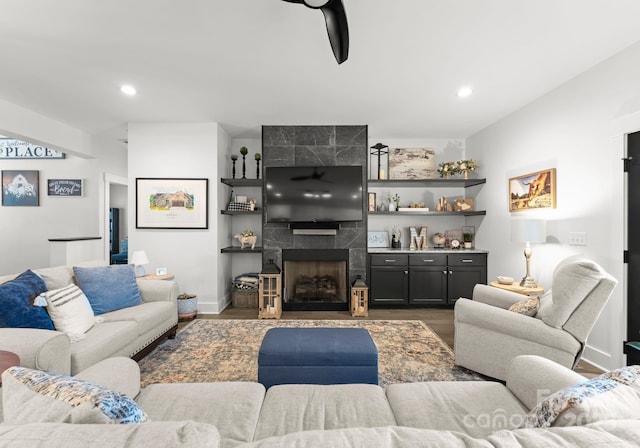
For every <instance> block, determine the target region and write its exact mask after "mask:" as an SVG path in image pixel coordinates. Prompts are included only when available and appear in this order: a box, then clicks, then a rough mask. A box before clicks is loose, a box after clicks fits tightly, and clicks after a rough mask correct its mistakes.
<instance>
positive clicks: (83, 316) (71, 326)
mask: <svg viewBox="0 0 640 448" xmlns="http://www.w3.org/2000/svg"><path fill="white" fill-rule="evenodd" d="M40 297H42V298H44V299H45V303H44V304H43V305H46V306H47V311H48V312H49V316H50V317H51V320H52V321H53V325H54V326H55V327H56V330H58V331H62V332H63V333H68V334H69V335H72V341H73V340H77V339H81V338H82V337H81V336H79V335H83V334H84V333H86V332H87V331H88V330H89V329H91V327H93V325H94V324H95V321H96V318H95V316H94V315H93V310H92V309H91V305H90V304H89V300H87V296H85V295H84V293H83V292H82V290H81V289H80V288H78V287H77V286H76V285H68V286H65V287H64V288H60V289H54V290H51V291H47V292H45V293H42V294H40Z"/></svg>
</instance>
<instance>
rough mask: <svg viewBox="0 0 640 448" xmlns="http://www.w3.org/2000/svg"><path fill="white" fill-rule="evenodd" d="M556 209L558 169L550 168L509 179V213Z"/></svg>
mask: <svg viewBox="0 0 640 448" xmlns="http://www.w3.org/2000/svg"><path fill="white" fill-rule="evenodd" d="M541 208H556V169H555V168H549V169H546V170H542V171H536V172H535V173H529V174H524V175H522V176H516V177H512V178H511V179H509V211H510V212H522V211H525V210H537V209H541Z"/></svg>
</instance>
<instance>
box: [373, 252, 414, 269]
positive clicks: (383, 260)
mask: <svg viewBox="0 0 640 448" xmlns="http://www.w3.org/2000/svg"><path fill="white" fill-rule="evenodd" d="M408 263H409V257H408V256H407V255H396V254H388V255H386V254H379V255H371V266H406V265H407V264H408Z"/></svg>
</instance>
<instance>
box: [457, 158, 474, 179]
mask: <svg viewBox="0 0 640 448" xmlns="http://www.w3.org/2000/svg"><path fill="white" fill-rule="evenodd" d="M457 163H458V172H460V173H462V175H463V177H464V178H465V179H469V171H475V170H476V168H478V165H477V164H476V161H475V160H473V159H469V160H459V161H458V162H457Z"/></svg>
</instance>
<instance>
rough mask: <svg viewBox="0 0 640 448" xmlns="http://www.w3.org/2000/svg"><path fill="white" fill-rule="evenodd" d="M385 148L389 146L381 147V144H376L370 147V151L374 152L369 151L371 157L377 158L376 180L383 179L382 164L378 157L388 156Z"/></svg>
mask: <svg viewBox="0 0 640 448" xmlns="http://www.w3.org/2000/svg"><path fill="white" fill-rule="evenodd" d="M387 148H389V146H387V145H383V144H382V143H376V144H375V145H373V146H372V147H371V149H373V150H374V151H371V155H372V156H377V157H378V172H377V176H378V177H377V179H384V178H385V176H384V170H383V169H382V162H381V160H380V157H381V156H384V155H388V154H389V150H388V149H387Z"/></svg>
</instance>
